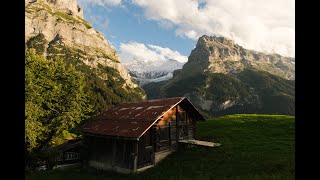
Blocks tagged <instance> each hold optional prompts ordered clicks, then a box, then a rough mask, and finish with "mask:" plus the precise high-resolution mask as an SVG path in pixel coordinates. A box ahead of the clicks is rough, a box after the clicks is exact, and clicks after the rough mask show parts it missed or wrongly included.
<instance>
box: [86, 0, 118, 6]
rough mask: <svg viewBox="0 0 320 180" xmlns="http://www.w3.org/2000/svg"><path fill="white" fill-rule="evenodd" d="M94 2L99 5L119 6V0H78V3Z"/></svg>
mask: <svg viewBox="0 0 320 180" xmlns="http://www.w3.org/2000/svg"><path fill="white" fill-rule="evenodd" d="M89 3H92V4H96V5H100V6H120V5H122V2H121V0H80V4H89Z"/></svg>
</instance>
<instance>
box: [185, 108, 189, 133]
mask: <svg viewBox="0 0 320 180" xmlns="http://www.w3.org/2000/svg"><path fill="white" fill-rule="evenodd" d="M185 112H186V123H187V137H188V139H189V121H188V112H187V111H185Z"/></svg>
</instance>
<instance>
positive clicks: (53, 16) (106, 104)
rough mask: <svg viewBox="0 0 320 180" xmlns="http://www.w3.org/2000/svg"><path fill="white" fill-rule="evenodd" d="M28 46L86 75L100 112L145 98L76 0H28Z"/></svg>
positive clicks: (87, 84)
mask: <svg viewBox="0 0 320 180" xmlns="http://www.w3.org/2000/svg"><path fill="white" fill-rule="evenodd" d="M25 36H26V38H25V43H26V47H28V48H33V49H35V51H36V53H37V54H40V55H43V56H44V57H45V58H46V59H49V60H50V59H54V58H61V59H63V60H64V61H65V62H66V63H67V64H72V65H74V66H75V68H76V69H77V70H79V71H81V72H83V73H84V75H85V79H86V86H87V87H86V89H87V90H88V94H89V96H90V98H91V99H90V102H91V103H92V104H93V105H94V107H95V109H96V110H97V111H98V112H101V111H104V110H106V109H108V108H110V107H112V106H113V105H115V104H117V103H120V102H123V101H136V100H142V99H144V98H145V93H144V91H143V89H141V87H140V86H139V85H138V84H137V83H136V81H135V80H134V79H133V78H132V77H131V76H130V74H129V72H128V70H127V69H126V68H125V67H124V66H123V65H122V64H121V63H120V61H119V57H118V55H117V53H116V51H115V50H113V49H112V48H111V46H110V44H109V43H108V41H107V40H106V39H105V38H104V37H103V35H102V34H101V33H100V32H98V31H96V30H95V29H94V28H93V27H92V26H91V25H90V24H89V23H88V22H87V21H85V20H84V19H83V12H82V10H81V8H80V7H79V6H78V5H77V1H76V0H26V1H25Z"/></svg>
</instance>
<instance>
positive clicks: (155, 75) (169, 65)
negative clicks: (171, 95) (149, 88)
mask: <svg viewBox="0 0 320 180" xmlns="http://www.w3.org/2000/svg"><path fill="white" fill-rule="evenodd" d="M183 64H184V63H181V62H179V61H177V60H174V59H168V60H154V61H144V60H139V59H135V60H132V61H128V62H124V63H123V65H124V66H125V67H127V68H128V69H129V71H130V74H131V75H132V77H133V78H134V79H135V80H136V81H137V82H138V83H139V84H140V85H141V86H143V85H145V84H148V83H150V82H160V81H165V80H168V79H170V78H172V76H173V74H172V73H173V71H174V70H177V69H181V68H182V66H183Z"/></svg>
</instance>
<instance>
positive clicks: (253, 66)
mask: <svg viewBox="0 0 320 180" xmlns="http://www.w3.org/2000/svg"><path fill="white" fill-rule="evenodd" d="M294 61H295V59H294V58H290V57H282V56H280V55H278V54H264V53H262V52H257V51H253V50H248V49H244V48H243V47H241V46H239V45H237V44H235V43H234V42H233V41H232V40H230V39H227V38H224V37H216V36H212V37H209V36H206V35H204V36H202V37H200V38H199V40H198V42H197V45H196V47H195V48H194V49H193V50H192V52H191V54H190V56H189V58H188V62H187V63H186V64H184V66H183V68H182V69H181V70H176V71H174V72H173V78H171V79H170V80H168V81H165V82H161V83H150V84H147V85H145V86H143V88H144V90H145V92H146V93H147V97H148V98H150V99H153V98H164V97H175V96H186V97H188V98H189V99H190V100H191V101H192V102H193V103H194V104H195V106H197V107H199V109H200V110H201V111H202V112H204V113H205V114H208V115H209V116H214V115H225V114H233V113H276V114H290V115H293V114H294V112H295V108H294V102H295V100H294V99H295V98H294V96H295V87H294V78H295V65H294Z"/></svg>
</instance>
